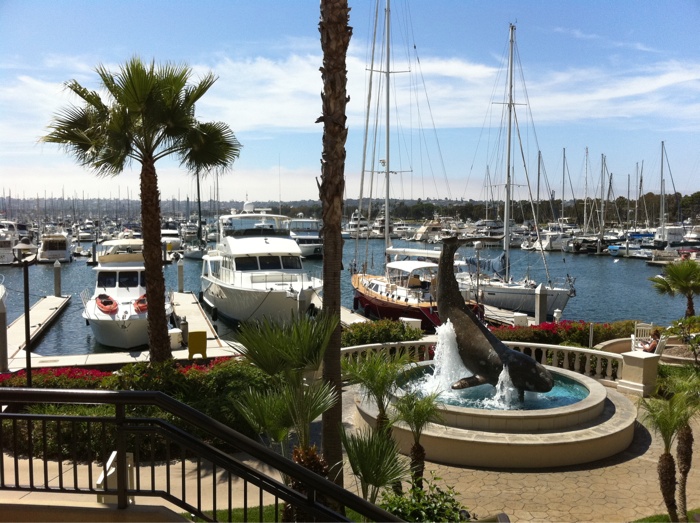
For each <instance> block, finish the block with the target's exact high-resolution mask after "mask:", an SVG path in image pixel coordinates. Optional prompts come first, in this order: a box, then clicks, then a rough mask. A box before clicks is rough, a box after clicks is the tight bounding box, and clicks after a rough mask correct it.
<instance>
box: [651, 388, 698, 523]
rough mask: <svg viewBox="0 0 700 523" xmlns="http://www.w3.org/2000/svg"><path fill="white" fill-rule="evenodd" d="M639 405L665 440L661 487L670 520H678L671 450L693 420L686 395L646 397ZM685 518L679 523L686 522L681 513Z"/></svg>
mask: <svg viewBox="0 0 700 523" xmlns="http://www.w3.org/2000/svg"><path fill="white" fill-rule="evenodd" d="M640 405H641V407H642V408H643V409H644V411H645V414H644V420H645V421H647V422H648V423H649V425H651V427H652V429H654V431H655V432H656V433H657V434H659V435H660V436H661V439H662V440H663V443H664V451H663V453H662V454H661V455H660V456H659V463H658V465H657V472H658V474H659V487H660V489H661V495H662V496H663V498H664V503H665V504H666V510H668V517H669V518H670V520H671V521H679V519H678V508H679V507H678V505H677V504H676V484H677V481H676V461H675V459H674V458H673V454H671V447H672V446H673V442H674V440H675V439H676V437H677V436H678V433H679V431H680V429H681V428H682V427H683V426H684V425H687V424H688V422H689V420H690V416H691V412H690V410H689V409H688V402H687V396H686V395H685V394H674V395H673V396H671V398H669V399H662V398H645V399H643V400H642V401H641V403H640ZM682 515H683V516H684V519H683V520H680V521H687V515H686V513H685V512H682Z"/></svg>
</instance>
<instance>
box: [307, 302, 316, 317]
mask: <svg viewBox="0 0 700 523" xmlns="http://www.w3.org/2000/svg"><path fill="white" fill-rule="evenodd" d="M317 314H318V308H317V307H316V304H315V303H310V304H309V306H308V307H307V308H306V315H307V316H310V317H312V318H313V317H314V316H316V315H317Z"/></svg>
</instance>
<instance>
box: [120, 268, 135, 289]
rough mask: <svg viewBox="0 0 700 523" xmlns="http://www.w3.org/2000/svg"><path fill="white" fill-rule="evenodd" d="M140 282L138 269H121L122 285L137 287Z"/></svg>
mask: <svg viewBox="0 0 700 523" xmlns="http://www.w3.org/2000/svg"><path fill="white" fill-rule="evenodd" d="M138 284H139V273H138V272H136V271H121V272H120V273H119V286H120V287H127V288H130V287H137V286H138Z"/></svg>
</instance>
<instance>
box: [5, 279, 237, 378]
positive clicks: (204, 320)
mask: <svg viewBox="0 0 700 523" xmlns="http://www.w3.org/2000/svg"><path fill="white" fill-rule="evenodd" d="M48 298H52V297H48ZM57 299H58V298H54V299H53V300H51V301H49V300H48V299H47V300H44V299H42V300H44V301H42V300H40V303H43V305H42V309H43V308H53V309H56V302H55V301H54V300H57ZM64 299H65V304H64V305H63V306H62V308H61V310H63V307H65V306H66V304H67V303H68V300H69V299H70V296H68V297H64ZM52 303H53V305H52ZM172 303H173V310H174V312H175V315H176V317H178V318H182V317H186V318H187V324H188V330H189V332H195V331H204V332H206V338H207V344H206V347H207V348H206V353H207V358H217V357H224V356H239V355H240V348H239V345H238V344H237V343H235V342H227V341H224V340H222V339H221V338H219V335H218V334H217V332H216V329H215V328H214V325H213V324H212V323H211V321H210V320H209V317H208V316H207V314H206V312H205V311H204V309H202V306H201V305H200V303H199V301H198V300H197V298H196V296H195V295H194V293H191V292H175V293H173V295H172ZM38 305H39V304H38V303H37V304H36V305H35V306H34V307H32V309H31V312H30V319H32V321H33V322H36V319H35V318H37V319H38V317H35V315H34V309H35V307H37V306H38ZM59 312H60V311H56V310H55V311H54V315H53V316H52V320H53V319H55V317H56V316H57V315H58V313H59ZM49 323H50V322H42V324H41V328H42V332H43V329H45V328H46V327H48V325H49ZM16 324H17V325H19V327H17V329H18V332H19V333H20V334H19V336H20V337H21V346H19V347H18V346H17V345H16V343H19V342H20V340H17V341H15V342H10V339H11V338H10V331H9V329H8V348H9V349H10V350H9V351H8V354H9V358H8V360H9V368H10V370H11V371H17V370H20V369H24V368H25V366H26V353H25V351H24V317H21V318H18V319H17V320H15V321H14V322H13V323H12V325H11V326H10V327H14V326H15V325H16ZM32 332H34V328H32ZM37 335H39V334H37ZM12 339H13V340H15V339H16V338H12ZM172 354H173V358H174V359H175V360H176V361H188V360H190V357H189V349H188V348H187V347H184V346H183V347H178V348H172ZM31 358H32V360H31V362H32V368H41V367H76V366H79V367H106V368H118V367H120V366H122V365H125V364H127V363H136V362H140V361H149V359H150V352H149V350H148V348H143V347H140V348H138V349H134V350H127V351H117V350H115V351H114V352H103V353H93V354H76V355H67V356H40V355H38V354H32V356H31ZM195 358H197V359H199V358H201V356H200V355H195Z"/></svg>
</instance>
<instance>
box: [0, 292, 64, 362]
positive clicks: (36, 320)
mask: <svg viewBox="0 0 700 523" xmlns="http://www.w3.org/2000/svg"><path fill="white" fill-rule="evenodd" d="M70 299H71V297H70V296H44V297H43V298H40V299H39V301H37V302H36V303H35V304H34V305H32V306H31V308H30V309H29V339H30V343H31V342H33V341H34V340H35V339H36V338H38V337H40V336H41V335H42V334H44V332H45V331H46V329H48V327H49V326H50V325H51V324H52V323H53V322H54V321H55V320H56V318H58V316H59V315H60V314H61V313H62V312H63V310H64V309H65V308H66V307H67V306H68V302H69V301H70ZM25 345H26V332H25V325H24V314H22V315H21V316H20V317H19V318H17V319H16V320H15V321H13V322H12V323H11V324H10V326H9V327H8V328H7V355H8V358H9V359H13V358H17V356H18V353H20V352H22V353H24V347H25Z"/></svg>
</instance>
